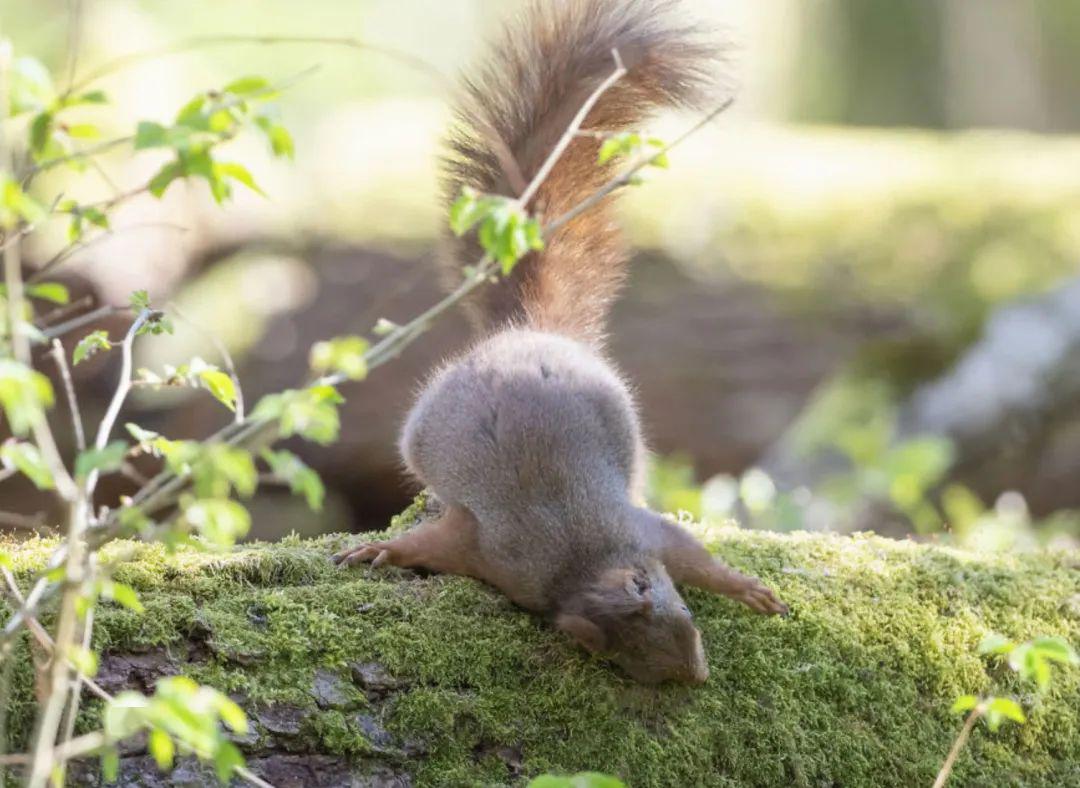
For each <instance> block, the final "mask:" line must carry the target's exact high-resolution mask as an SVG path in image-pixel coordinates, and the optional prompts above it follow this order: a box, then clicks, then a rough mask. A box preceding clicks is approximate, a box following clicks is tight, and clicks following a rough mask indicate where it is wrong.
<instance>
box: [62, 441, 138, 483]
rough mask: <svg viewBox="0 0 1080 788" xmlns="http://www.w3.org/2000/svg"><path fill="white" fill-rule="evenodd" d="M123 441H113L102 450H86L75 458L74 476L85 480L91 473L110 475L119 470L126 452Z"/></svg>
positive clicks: (126, 446) (125, 444)
mask: <svg viewBox="0 0 1080 788" xmlns="http://www.w3.org/2000/svg"><path fill="white" fill-rule="evenodd" d="M128 448H129V446H128V444H127V443H126V442H124V441H113V442H112V443H110V444H108V445H107V446H106V447H105V448H103V449H86V450H85V451H82V452H79V456H78V457H76V458H75V475H76V476H77V477H79V478H81V479H85V478H86V477H87V476H89V475H90V473H91V472H92V471H97V472H98V473H112V472H113V471H118V470H120V468H121V466H123V464H124V457H125V456H126V455H127V452H128Z"/></svg>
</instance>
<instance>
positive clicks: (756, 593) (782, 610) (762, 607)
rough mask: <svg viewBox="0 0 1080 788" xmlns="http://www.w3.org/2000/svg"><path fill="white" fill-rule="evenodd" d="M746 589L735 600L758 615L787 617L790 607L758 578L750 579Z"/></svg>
mask: <svg viewBox="0 0 1080 788" xmlns="http://www.w3.org/2000/svg"><path fill="white" fill-rule="evenodd" d="M748 581H749V582H748V583H747V584H746V587H745V588H744V589H743V590H742V591H740V592H739V593H738V594H736V595H735V598H736V599H737V600H738V601H740V602H742V603H743V604H744V605H746V606H747V607H749V608H750V609H751V610H755V611H757V612H758V613H761V614H762V615H766V616H786V615H787V614H788V606H787V605H785V604H784V603H783V602H781V601H780V599H779V598H778V597H777V596H776V593H775V592H774V591H773V590H772V589H771V588H769V587H768V586H767V585H765V584H764V583H762V582H761V581H760V580H758V579H757V578H756V577H751V578H748Z"/></svg>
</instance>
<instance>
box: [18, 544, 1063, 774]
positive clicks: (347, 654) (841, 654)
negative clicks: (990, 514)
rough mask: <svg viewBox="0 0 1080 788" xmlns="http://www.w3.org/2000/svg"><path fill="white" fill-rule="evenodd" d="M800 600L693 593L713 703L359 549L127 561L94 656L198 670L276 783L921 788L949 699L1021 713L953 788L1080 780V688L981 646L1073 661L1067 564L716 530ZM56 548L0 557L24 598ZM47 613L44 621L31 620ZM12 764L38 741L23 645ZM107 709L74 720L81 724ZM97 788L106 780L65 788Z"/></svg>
mask: <svg viewBox="0 0 1080 788" xmlns="http://www.w3.org/2000/svg"><path fill="white" fill-rule="evenodd" d="M705 537H706V539H707V541H708V542H709V543H710V545H711V546H712V548H713V549H714V550H715V551H716V552H717V553H718V554H719V555H722V556H723V557H724V558H725V559H726V560H728V561H729V562H730V563H732V564H733V565H735V566H737V567H739V568H740V569H743V570H745V571H748V572H752V573H754V574H757V575H759V576H761V577H762V578H764V579H765V580H767V582H769V583H770V584H771V585H773V586H774V587H775V588H776V589H777V590H778V591H779V593H780V595H781V596H782V597H783V598H784V599H785V600H786V601H787V602H789V603H790V604H791V607H792V614H791V616H790V617H789V618H787V619H780V618H761V617H759V616H756V615H753V614H751V613H749V612H747V611H746V610H744V609H743V608H741V607H740V606H738V605H736V604H733V603H731V602H729V601H727V600H725V599H721V598H717V597H713V596H710V595H708V594H705V593H701V592H697V591H694V590H690V591H688V592H687V599H688V602H689V604H690V606H691V607H692V608H693V609H694V611H695V613H696V616H697V620H698V622H699V625H700V627H701V630H702V633H703V637H704V641H705V644H706V649H707V651H708V654H709V663H710V668H711V677H710V678H709V680H708V682H707V683H706V684H705V685H704V686H702V687H685V686H659V687H644V686H639V685H636V684H634V683H632V682H630V681H628V680H627V679H625V678H624V677H622V676H621V675H620V674H619V673H618V672H617V671H616V670H615V669H614V668H613V667H611V666H610V665H608V664H606V663H604V662H602V661H600V660H597V659H594V658H590V657H589V656H587V655H586V654H584V653H583V652H582V651H580V650H579V649H577V648H575V647H574V646H572V645H571V644H570V643H569V642H567V641H566V640H565V639H564V638H563V637H562V636H560V635H559V634H557V633H556V632H554V631H552V630H551V629H550V628H549V627H548V626H546V625H545V624H544V622H543V621H541V620H540V619H538V618H537V617H535V616H532V615H530V614H528V613H526V612H523V611H522V610H520V609H517V608H515V607H514V606H513V605H511V604H510V603H509V602H508V601H507V600H506V599H504V598H503V597H502V596H500V595H499V594H497V593H495V592H494V591H492V590H491V589H489V588H486V587H484V586H482V585H480V584H479V583H477V582H474V581H472V580H468V579H464V578H458V577H444V576H433V575H429V576H424V575H421V574H417V573H414V572H406V571H401V570H395V569H385V570H384V569H380V570H371V569H370V568H360V569H338V568H336V567H334V566H333V565H332V564H331V563H330V560H329V556H330V554H331V553H332V552H334V551H335V550H338V549H340V548H342V547H343V546H345V545H346V544H348V543H349V542H350V541H351V540H352V539H354V538H355V537H350V536H347V535H336V536H330V537H323V538H320V539H316V540H312V541H301V540H299V539H287V540H285V541H283V542H280V543H276V544H251V545H245V546H243V547H242V548H239V549H237V550H236V551H235V552H233V553H230V554H228V555H224V556H223V555H214V554H207V553H199V552H195V551H191V550H182V551H180V552H179V553H177V554H175V555H168V554H167V553H166V552H165V550H164V549H163V548H162V547H160V546H156V545H144V544H131V543H118V544H115V545H112V546H111V547H109V548H108V550H107V551H106V552H107V553H108V554H110V555H112V556H116V555H118V554H120V553H122V552H132V553H133V555H132V558H133V560H131V561H129V562H126V563H123V564H122V565H120V567H119V568H118V569H117V570H116V573H115V576H116V578H117V579H118V580H122V581H123V582H126V583H129V584H131V585H132V586H134V587H135V588H136V589H137V590H138V591H139V594H140V596H141V598H142V601H143V603H144V605H145V606H146V611H145V613H143V614H141V615H140V614H136V613H134V612H131V611H129V610H126V609H122V608H119V607H115V606H113V605H111V604H105V605H103V606H102V607H101V609H100V610H99V614H98V616H97V621H96V626H95V632H94V643H95V647H96V648H97V649H98V650H99V651H100V653H101V654H102V660H101V669H100V672H99V676H98V680H99V681H100V682H101V683H102V684H103V685H104V686H105V687H106V688H107V689H109V690H112V691H118V690H120V689H122V688H125V687H134V688H137V689H141V690H143V691H150V690H151V689H152V686H153V683H154V681H155V680H156V679H157V678H159V677H160V676H163V675H168V674H172V673H176V672H183V673H186V674H188V675H190V676H192V677H193V678H195V679H196V680H198V681H200V682H204V683H207V684H210V685H212V686H215V687H217V688H219V689H221V690H223V691H225V692H228V693H229V694H231V695H232V696H233V697H234V698H236V699H237V700H239V701H240V702H241V704H242V705H243V706H244V707H245V709H246V710H247V711H248V713H249V715H250V717H251V719H252V720H253V721H254V726H253V731H252V733H251V734H249V735H248V736H247V737H246V738H245V739H244V740H243V741H242V742H241V745H242V748H243V750H244V751H245V754H246V757H247V758H248V763H249V766H250V767H251V768H252V770H253V771H255V772H256V773H258V774H261V775H262V776H264V777H265V778H266V779H268V780H269V781H270V782H272V783H274V784H275V785H277V786H278V788H287V787H288V786H304V788H314V787H315V786H348V785H353V786H366V785H380V786H442V785H454V786H457V785H461V786H473V785H485V786H486V785H519V784H522V783H524V782H526V781H527V778H529V777H530V776H532V775H535V774H538V773H543V772H549V771H551V772H564V773H565V772H574V771H579V770H585V769H594V770H600V771H605V772H609V773H614V774H617V775H619V776H621V777H622V778H623V779H624V780H626V782H627V783H628V784H629V785H630V786H633V787H634V788H645V786H744V785H745V786H775V785H782V786H814V787H815V788H817V786H845V788H846V787H848V786H890V785H896V786H905V788H906V787H907V786H919V785H923V786H925V785H929V784H930V783H931V782H932V780H933V777H934V775H935V773H936V771H937V769H938V767H939V765H940V763H941V761H942V760H943V759H944V757H945V754H946V753H947V751H948V749H949V746H950V744H951V742H952V740H953V738H954V737H955V735H956V733H957V730H958V728H959V723H960V720H959V719H958V718H957V717H955V716H953V715H951V714H950V713H949V707H950V705H951V703H952V701H953V699H954V698H955V697H956V696H957V695H960V694H963V693H987V692H991V691H993V692H997V693H999V694H1012V695H1014V696H1016V697H1017V698H1018V699H1020V700H1021V702H1022V703H1023V705H1024V706H1025V708H1026V709H1027V710H1028V712H1029V720H1028V722H1027V724H1025V725H1010V726H1008V727H1006V728H1003V729H1002V730H1000V731H998V732H997V733H996V734H991V733H990V732H989V731H987V730H986V729H985V728H983V727H982V726H980V728H978V729H977V730H976V731H975V733H974V735H973V736H972V738H971V741H970V744H969V745H968V747H967V749H966V750H965V752H964V753H963V754H962V755H961V756H960V759H959V761H958V763H957V766H956V771H955V772H954V782H953V783H952V784H955V785H995V786H1001V785H1017V786H1067V785H1080V671H1076V670H1073V671H1071V672H1068V671H1058V672H1057V674H1056V675H1055V682H1054V685H1053V688H1052V690H1051V691H1050V693H1049V694H1048V695H1046V696H1045V697H1042V698H1039V697H1036V696H1035V694H1034V693H1033V692H1032V690H1031V688H1029V687H1027V686H1024V685H1023V684H1022V683H1020V682H1019V680H1018V679H1017V678H1016V677H1015V676H1014V675H1013V674H1012V673H1011V671H1009V670H1008V668H1007V667H1005V666H1004V665H1002V664H1000V662H995V660H994V659H993V658H986V657H981V656H979V655H978V654H977V653H976V645H977V643H978V642H979V640H980V638H981V637H982V636H983V635H985V634H986V633H987V632H989V631H997V632H1001V633H1004V634H1006V635H1008V636H1010V637H1013V638H1027V637H1031V636H1035V635H1041V634H1051V635H1060V636H1064V637H1066V638H1068V639H1069V640H1071V641H1072V642H1073V643H1074V644H1075V643H1078V642H1080V557H1078V556H1077V555H1076V554H1075V553H1074V554H1067V553H1040V554H1034V555H975V554H969V553H962V552H958V551H954V550H949V549H945V548H940V547H934V546H926V545H918V544H915V543H912V542H897V541H891V540H887V539H883V538H878V537H871V536H854V537H839V536H833V535H823V534H791V535H778V534H771V533H755V532H747V531H742V530H738V529H735V528H719V529H714V530H712V531H710V532H708V533H706V534H705ZM51 546H52V543H49V542H42V541H31V542H27V543H23V544H21V545H10V544H8V545H4V548H5V549H7V550H10V551H13V553H14V559H15V561H16V565H17V569H18V570H19V575H20V576H21V577H23V578H24V579H25V578H26V577H28V575H29V573H30V572H33V571H35V570H36V569H38V568H40V567H41V565H42V563H43V561H44V558H45V556H46V555H47V553H48V550H49V548H50V547H51ZM45 618H46V619H48V618H49V616H48V614H46V616H45ZM11 682H12V683H11V690H10V695H9V703H8V709H7V711H8V714H7V723H8V733H9V738H10V742H9V749H11V750H17V749H18V748H20V747H23V746H25V743H26V738H27V733H28V730H29V728H30V726H31V724H32V714H33V706H32V692H33V690H32V684H33V680H32V670H31V668H30V666H29V656H28V646H27V645H26V643H25V642H24V643H23V645H22V646H21V647H20V652H19V661H18V662H17V663H16V669H15V671H14V674H13V675H12V677H11ZM99 712H100V706H99V704H97V703H96V702H94V701H87V702H86V703H85V704H84V712H83V715H82V719H81V720H80V724H81V726H82V727H83V728H85V729H87V730H89V729H92V728H93V726H95V725H96V722H97V716H98V714H99ZM122 755H123V757H122V770H121V784H123V785H154V786H156V785H177V784H185V785H201V784H213V782H214V780H213V778H212V776H210V774H209V772H207V771H202V770H201V767H199V766H198V765H197V764H191V763H185V762H181V764H180V765H179V766H178V767H177V769H176V770H175V771H174V772H173V773H172V774H171V775H161V774H159V773H158V772H157V770H156V768H155V767H154V766H153V763H152V761H151V759H150V758H149V756H147V754H146V753H145V750H142V749H140V746H139V745H138V744H137V743H136V744H134V745H132V746H130V747H127V748H126V749H124V750H123V752H122ZM73 780H74V781H75V782H77V783H80V784H94V783H96V782H97V780H98V777H97V769H96V766H95V765H94V764H89V763H88V764H85V765H83V766H80V767H79V768H78V769H76V770H75V774H74V776H73Z"/></svg>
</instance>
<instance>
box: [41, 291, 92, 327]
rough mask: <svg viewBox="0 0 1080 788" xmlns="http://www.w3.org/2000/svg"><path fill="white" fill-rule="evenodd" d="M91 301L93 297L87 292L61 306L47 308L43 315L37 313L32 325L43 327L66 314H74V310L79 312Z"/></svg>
mask: <svg viewBox="0 0 1080 788" xmlns="http://www.w3.org/2000/svg"><path fill="white" fill-rule="evenodd" d="M93 303H94V297H93V296H92V295H90V294H89V293H87V294H86V295H84V296H80V297H79V298H76V299H75V300H74V301H72V302H70V303H68V304H64V305H63V306H59V307H57V308H56V309H51V310H49V311H48V312H46V313H45V314H43V315H39V316H38V318H37V320H36V321H35V323H34V325H35V326H37V327H38V328H39V329H40V328H44V327H45V326H47V325H49V324H50V323H55V322H56V321H57V320H60V319H61V318H65V317H67V316H68V315H72V314H75V313H76V312H81V311H82V310H84V309H86V308H87V307H88V306H90V305H91V304H93Z"/></svg>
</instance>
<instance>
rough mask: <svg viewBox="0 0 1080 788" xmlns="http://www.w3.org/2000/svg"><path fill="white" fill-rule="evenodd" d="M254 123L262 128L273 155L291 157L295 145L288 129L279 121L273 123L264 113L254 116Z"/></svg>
mask: <svg viewBox="0 0 1080 788" xmlns="http://www.w3.org/2000/svg"><path fill="white" fill-rule="evenodd" d="M255 125H257V126H258V127H259V128H260V129H262V131H263V133H264V134H265V135H266V139H267V141H268V142H269V143H270V150H271V151H272V152H273V154H274V155H275V156H284V157H287V158H290V159H291V158H293V156H294V154H295V152H296V146H295V145H294V144H293V138H292V135H291V134H289V131H288V129H286V128H285V127H284V126H282V125H281V124H280V123H275V122H274V121H273V120H271V119H270V118H268V117H266V116H265V115H259V116H258V117H256V118H255Z"/></svg>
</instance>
